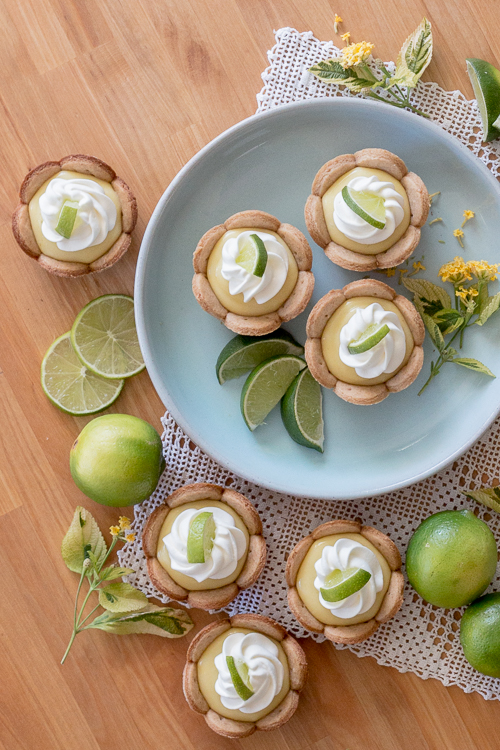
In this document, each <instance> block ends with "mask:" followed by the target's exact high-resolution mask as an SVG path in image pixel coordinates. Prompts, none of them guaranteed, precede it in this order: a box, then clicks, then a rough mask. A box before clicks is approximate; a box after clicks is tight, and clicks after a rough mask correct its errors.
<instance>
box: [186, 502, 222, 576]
mask: <svg viewBox="0 0 500 750" xmlns="http://www.w3.org/2000/svg"><path fill="white" fill-rule="evenodd" d="M214 536H215V521H214V514H213V513H210V512H208V511H207V512H205V513H198V515H196V516H195V517H194V518H193V520H192V521H191V524H190V526H189V531H188V538H187V559H188V563H204V562H205V561H206V560H208V558H209V557H210V553H211V551H212V547H213V546H214Z"/></svg>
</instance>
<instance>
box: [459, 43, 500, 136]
mask: <svg viewBox="0 0 500 750" xmlns="http://www.w3.org/2000/svg"><path fill="white" fill-rule="evenodd" d="M466 63H467V73H468V74H469V78H470V82H471V83H472V88H473V89H474V96H475V97H476V101H477V106H478V109H479V114H480V116H481V124H482V126H483V135H484V140H485V142H488V141H494V140H495V138H499V137H500V129H499V125H498V124H497V123H498V122H499V120H498V118H499V116H500V70H497V68H495V67H494V66H493V65H492V64H491V63H489V62H486V60H479V59H478V58H477V57H472V58H469V59H468V60H466Z"/></svg>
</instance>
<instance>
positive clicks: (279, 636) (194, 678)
mask: <svg viewBox="0 0 500 750" xmlns="http://www.w3.org/2000/svg"><path fill="white" fill-rule="evenodd" d="M229 628H248V629H249V630H253V631H256V632H257V633H262V634H263V635H266V636H268V637H270V638H274V640H276V641H279V643H280V645H281V647H282V648H283V651H284V652H285V654H286V657H287V659H288V670H289V676H290V689H289V691H288V693H287V694H286V695H285V697H284V698H283V700H282V701H281V703H280V704H279V705H278V706H277V707H276V708H275V709H274V710H273V711H271V712H270V713H269V714H267V716H264V717H263V718H262V719H259V721H256V722H252V721H235V720H234V719H228V718H226V717H225V716H222V715H221V714H219V713H218V712H217V711H214V710H213V709H211V708H210V707H209V705H208V703H207V701H206V699H205V697H204V696H203V694H202V692H201V690H200V686H199V684H198V670H197V662H198V661H199V659H200V658H201V656H202V655H203V653H204V651H205V649H207V648H208V646H209V645H210V644H211V643H213V641H215V639H216V638H218V637H219V635H221V634H222V633H225V632H226V630H229ZM306 679H307V661H306V656H305V654H304V651H303V650H302V648H301V646H300V645H299V643H298V642H297V641H296V640H295V638H293V637H292V636H291V635H289V634H288V633H287V631H286V630H285V629H284V628H283V627H281V625H279V624H278V623H277V622H275V621H274V620H271V618H269V617H263V616H262V615H255V614H239V615H235V616H234V617H230V618H227V619H224V620H217V621H216V622H212V623H210V624H209V625H207V626H206V627H204V628H203V629H202V630H200V632H199V633H198V634H197V635H195V637H194V638H193V640H192V641H191V643H190V645H189V648H188V652H187V660H186V665H185V667H184V672H183V680H182V689H183V691H184V696H185V698H186V700H187V702H188V704H189V707H190V708H191V709H192V710H193V711H196V712H197V713H199V714H202V715H203V716H204V717H205V721H206V722H207V724H208V726H209V727H210V729H212V730H213V731H214V732H217V734H220V735H222V737H228V738H230V739H241V738H243V737H248V736H249V735H251V734H253V733H254V732H256V731H263V732H270V731H271V730H273V729H278V728H279V727H281V726H283V724H285V723H286V722H287V721H288V720H289V719H291V717H292V716H293V714H294V713H295V711H296V709H297V706H298V703H299V695H300V692H301V691H302V690H303V688H304V685H305V683H306Z"/></svg>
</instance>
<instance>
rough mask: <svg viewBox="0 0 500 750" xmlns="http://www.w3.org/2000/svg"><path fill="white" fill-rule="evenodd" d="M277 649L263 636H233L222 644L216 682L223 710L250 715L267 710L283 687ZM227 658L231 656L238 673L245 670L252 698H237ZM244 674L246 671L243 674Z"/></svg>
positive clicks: (281, 669)
mask: <svg viewBox="0 0 500 750" xmlns="http://www.w3.org/2000/svg"><path fill="white" fill-rule="evenodd" d="M278 654H279V652H278V647H277V646H276V644H275V643H273V642H272V641H271V640H270V639H269V638H267V636H265V635H262V633H246V634H245V633H232V634H231V635H228V637H227V638H226V639H225V640H224V643H223V646H222V653H221V654H218V655H217V656H216V657H215V666H216V667H217V670H218V672H219V676H218V677H217V680H216V682H215V692H216V693H218V695H219V696H220V699H221V703H222V705H223V706H225V707H226V708H229V709H237V710H239V711H241V712H242V713H244V714H251V713H254V712H256V711H262V710H263V709H264V708H267V707H268V706H269V704H270V703H272V701H273V700H274V698H275V697H276V696H277V695H278V693H279V692H280V690H281V688H282V687H283V678H284V669H283V664H282V663H281V662H280V660H279V658H278ZM227 656H232V657H233V659H234V662H235V665H236V668H237V669H238V671H239V670H240V669H241V665H242V664H245V665H246V667H247V668H248V682H249V684H250V688H251V690H253V695H252V696H251V697H250V698H248V700H246V701H245V700H243V698H240V696H239V695H238V693H237V692H236V689H235V687H234V685H233V681H232V679H231V675H230V673H229V668H228V666H227V660H226V657H227ZM245 671H246V670H245Z"/></svg>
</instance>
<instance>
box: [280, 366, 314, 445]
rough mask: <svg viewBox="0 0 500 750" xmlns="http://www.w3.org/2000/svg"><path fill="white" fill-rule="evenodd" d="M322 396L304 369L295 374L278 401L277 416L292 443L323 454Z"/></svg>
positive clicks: (311, 377) (309, 374) (307, 370)
mask: <svg viewBox="0 0 500 750" xmlns="http://www.w3.org/2000/svg"><path fill="white" fill-rule="evenodd" d="M322 405H323V395H322V392H321V386H320V384H319V383H318V382H317V381H316V380H314V378H313V376H312V375H311V373H310V372H309V369H308V368H306V369H304V370H302V371H301V372H299V374H298V375H297V376H296V377H295V378H294V380H293V381H292V383H291V384H290V386H289V388H288V389H287V391H286V393H285V395H284V396H283V399H282V401H281V417H282V419H283V424H284V425H285V427H286V430H287V432H288V434H289V435H290V437H291V438H292V440H295V442H296V443H299V445H304V446H305V447H306V448H313V449H314V450H316V451H319V453H323V443H324V425H323V415H322Z"/></svg>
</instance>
